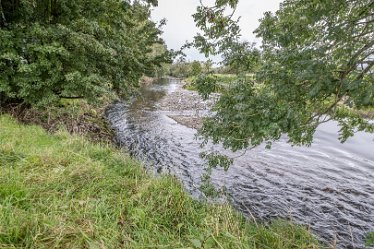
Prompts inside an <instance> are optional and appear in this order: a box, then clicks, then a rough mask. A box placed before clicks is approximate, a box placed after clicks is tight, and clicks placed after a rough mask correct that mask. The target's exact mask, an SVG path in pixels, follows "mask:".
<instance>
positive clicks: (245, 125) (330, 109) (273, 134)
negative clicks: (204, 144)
mask: <svg viewBox="0 0 374 249" xmlns="http://www.w3.org/2000/svg"><path fill="white" fill-rule="evenodd" d="M236 7H237V1H235V0H217V1H216V2H215V6H213V7H208V6H200V7H199V8H198V11H197V13H196V14H195V15H194V18H195V22H196V24H197V26H199V28H200V29H201V30H202V32H203V33H202V34H198V35H197V36H196V37H195V41H194V45H195V46H196V47H197V48H199V49H200V51H201V52H204V53H206V54H222V53H226V54H228V55H230V56H229V57H226V58H228V60H227V62H226V63H230V62H232V61H235V60H238V59H239V57H240V56H247V55H249V53H246V52H245V51H251V50H243V51H244V52H239V53H238V52H237V51H239V50H238V48H239V49H241V48H242V47H243V43H242V42H241V41H240V29H239V26H238V24H237V20H234V19H233V18H232V17H233V15H226V13H227V9H232V10H234V9H235V8H236ZM373 10H374V2H373V1H371V0H355V1H350V0H331V1H325V0H314V1H310V0H286V1H284V2H283V4H281V8H280V10H279V11H277V12H276V13H275V14H272V13H270V12H268V13H265V15H264V17H263V18H262V20H261V24H260V26H259V27H258V29H257V30H256V34H257V36H258V37H260V38H262V46H261V51H259V52H258V57H256V56H255V57H253V58H254V59H256V58H258V59H259V61H258V63H257V64H254V65H256V67H257V68H256V69H255V76H256V80H254V81H250V80H248V79H245V78H243V77H238V79H237V80H236V81H235V82H233V83H232V85H231V87H230V88H229V90H227V91H226V92H224V93H223V94H222V95H221V97H220V99H219V101H218V102H217V103H216V105H215V107H214V108H213V113H214V115H213V116H211V117H208V118H206V119H205V122H204V125H203V127H202V129H201V130H200V132H199V134H200V135H201V136H202V137H203V138H205V139H208V138H211V139H212V140H213V142H215V143H222V144H223V145H224V146H225V147H226V148H231V149H233V150H239V149H243V148H247V147H249V146H257V145H259V144H262V143H264V142H265V143H267V145H268V147H270V146H271V143H272V142H273V141H275V140H278V139H279V138H280V137H281V135H282V134H287V135H288V139H289V142H290V143H291V144H294V145H309V144H310V143H311V142H312V140H313V134H314V133H315V131H316V128H317V127H318V125H320V124H321V123H324V122H327V121H329V120H336V121H337V122H338V123H339V125H340V127H341V129H340V132H339V135H340V140H341V141H342V142H344V141H345V140H346V139H347V138H348V137H350V136H353V135H354V133H355V132H357V131H366V132H374V125H373V124H372V123H370V122H369V121H368V120H366V119H364V118H362V117H361V116H359V115H357V114H355V112H353V111H351V109H349V108H347V106H348V105H347V103H349V106H351V107H352V108H355V109H360V108H364V107H368V106H374V77H373V66H374V54H373V53H374V11H373ZM228 51H231V52H230V53H228ZM248 58H250V57H248ZM249 64H251V63H249ZM201 79H202V80H200V82H197V83H198V84H199V83H200V84H202V86H204V78H203V77H202V78H201ZM200 89H202V90H201V91H202V93H203V94H204V95H206V94H207V93H209V92H210V91H211V89H214V87H211V83H210V84H209V88H207V89H204V87H200Z"/></svg>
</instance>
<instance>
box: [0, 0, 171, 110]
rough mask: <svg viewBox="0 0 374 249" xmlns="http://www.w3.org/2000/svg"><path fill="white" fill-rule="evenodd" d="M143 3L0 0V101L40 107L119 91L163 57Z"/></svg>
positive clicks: (156, 29) (156, 30) (146, 4)
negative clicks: (155, 50) (157, 52)
mask: <svg viewBox="0 0 374 249" xmlns="http://www.w3.org/2000/svg"><path fill="white" fill-rule="evenodd" d="M150 4H157V1H130V0H75V1H64V0H40V1H28V0H1V1H0V100H2V101H19V102H23V103H27V104H33V105H38V106H43V105H44V106H45V105H48V104H51V103H54V102H56V101H57V100H59V99H60V98H62V97H64V98H76V97H84V98H86V99H88V100H95V99H97V98H98V97H99V96H102V95H103V94H109V95H124V94H127V93H128V92H130V91H131V89H132V87H133V86H136V85H137V84H138V80H139V78H140V77H141V76H142V74H143V73H145V72H147V71H149V70H151V69H152V68H154V66H155V65H160V64H161V63H162V62H165V61H168V60H169V58H168V53H167V51H166V50H165V52H164V53H162V54H160V55H158V56H149V54H150V53H151V52H152V48H153V46H154V44H157V43H159V44H162V43H163V41H162V40H161V39H160V37H159V35H160V34H161V31H160V27H159V26H158V25H157V24H156V23H154V22H152V21H151V20H150V7H151V5H150Z"/></svg>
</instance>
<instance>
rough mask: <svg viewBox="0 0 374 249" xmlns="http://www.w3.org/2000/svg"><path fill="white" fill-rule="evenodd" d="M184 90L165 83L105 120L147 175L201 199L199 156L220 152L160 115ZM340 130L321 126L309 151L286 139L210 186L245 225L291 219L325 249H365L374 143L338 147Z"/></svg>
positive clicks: (361, 140)
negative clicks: (167, 177)
mask: <svg viewBox="0 0 374 249" xmlns="http://www.w3.org/2000/svg"><path fill="white" fill-rule="evenodd" d="M179 84H180V82H179V81H178V80H175V79H165V80H163V81H160V82H159V83H158V84H155V85H152V86H150V87H146V88H143V89H141V94H140V95H139V97H138V98H136V99H134V100H133V101H131V102H130V103H128V104H124V103H115V104H113V105H112V107H111V108H109V109H108V111H107V118H108V120H109V121H110V123H111V125H112V127H113V129H114V130H115V132H116V135H117V140H118V142H119V143H120V144H121V145H122V146H123V147H125V148H127V149H128V151H129V152H130V153H131V154H132V155H133V156H135V157H137V158H139V159H141V160H143V161H144V162H145V165H146V167H147V168H148V170H150V171H153V172H155V173H170V174H173V175H176V176H177V177H178V178H179V179H180V180H181V181H182V183H183V185H184V187H185V189H186V190H187V191H188V192H190V193H191V194H192V195H193V196H195V197H199V196H200V195H201V193H200V191H199V190H198V187H199V184H200V177H201V174H202V172H203V168H204V161H203V160H202V159H201V158H200V157H199V153H200V152H202V151H206V150H213V149H216V150H221V148H220V146H213V145H208V146H207V148H205V149H201V148H200V146H199V144H200V143H199V141H196V140H195V139H194V138H195V136H194V135H195V133H196V130H194V129H190V128H187V127H185V126H183V125H180V124H178V123H176V122H175V121H174V120H172V119H170V118H168V117H167V115H168V114H170V112H168V111H162V110H159V108H157V104H158V103H159V102H160V100H161V99H162V98H163V97H164V96H165V95H166V94H168V93H171V92H173V91H176V90H177V89H178V85H179ZM173 113H174V114H175V112H173ZM185 113H186V112H185ZM185 113H184V114H185ZM182 114H183V113H182ZM337 130H338V127H337V126H336V124H335V123H333V122H330V123H326V124H324V125H322V126H321V127H319V129H318V130H317V132H316V134H315V139H314V142H313V144H312V146H311V147H291V146H290V145H289V144H287V143H286V139H281V141H279V142H277V143H275V144H274V145H273V147H272V149H271V150H266V149H265V148H264V147H258V148H255V149H253V150H249V151H247V152H246V153H245V154H244V156H241V157H239V158H237V159H235V161H234V165H233V166H231V168H230V169H229V170H228V171H227V172H224V171H223V170H220V169H217V170H216V171H214V172H213V175H212V181H213V184H214V185H215V186H216V187H217V188H223V187H224V188H225V190H226V193H227V195H228V197H229V199H230V201H231V203H232V205H233V206H234V207H235V208H236V209H238V210H239V211H241V212H242V213H244V215H246V216H247V217H248V218H253V217H256V219H261V220H268V219H270V218H276V217H282V218H290V219H291V220H293V221H294V222H297V223H300V224H305V225H307V226H310V228H311V229H312V231H314V232H315V234H317V236H318V237H319V238H320V239H321V240H322V241H324V242H325V243H327V244H331V243H333V240H335V239H336V241H337V248H364V246H363V243H364V242H363V241H364V235H365V234H366V233H367V232H369V231H374V135H373V134H366V133H358V134H356V136H355V137H354V138H352V139H349V140H348V141H347V142H346V143H345V144H341V143H340V142H339V141H338V140H337ZM226 154H231V153H229V152H226ZM239 154H240V152H239ZM233 155H235V154H233Z"/></svg>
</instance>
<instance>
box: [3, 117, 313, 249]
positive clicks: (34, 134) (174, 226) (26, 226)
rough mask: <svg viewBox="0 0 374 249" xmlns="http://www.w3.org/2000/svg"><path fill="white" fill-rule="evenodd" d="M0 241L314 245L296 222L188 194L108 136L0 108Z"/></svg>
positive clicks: (26, 244)
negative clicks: (101, 139)
mask: <svg viewBox="0 0 374 249" xmlns="http://www.w3.org/2000/svg"><path fill="white" fill-rule="evenodd" d="M0 248H225V249H226V248H264V249H265V248H285V249H290V248H318V244H317V242H316V241H315V239H314V238H313V236H312V235H311V234H310V233H309V232H308V231H307V230H306V229H304V228H303V227H300V226H296V225H292V224H289V223H287V222H285V221H279V220H277V221H274V222H273V223H272V224H271V225H270V226H266V227H265V226H264V225H256V224H254V223H249V222H247V221H246V220H245V219H243V217H241V216H240V215H238V214H236V213H235V212H234V211H233V210H232V209H231V208H230V207H228V206H227V205H213V204H206V203H203V202H198V201H195V200H192V199H191V198H190V197H189V196H188V194H186V193H185V192H184V191H183V189H182V187H181V185H180V184H179V183H178V181H177V180H176V179H174V178H172V177H169V176H162V177H157V178H156V177H151V176H149V175H147V174H146V173H145V171H144V170H143V168H142V167H141V165H140V164H139V163H138V162H136V161H134V160H132V159H131V158H129V157H128V156H127V155H125V154H124V153H123V152H121V151H118V150H116V149H113V148H112V147H110V146H107V145H99V144H92V143H90V142H88V141H87V140H86V139H84V138H82V137H78V136H71V135H69V134H68V133H67V132H64V131H58V132H57V133H56V134H54V135H48V134H47V133H46V132H45V131H44V130H43V129H42V128H40V127H38V126H26V125H21V124H19V123H17V122H16V121H14V119H12V118H10V116H8V115H2V116H0Z"/></svg>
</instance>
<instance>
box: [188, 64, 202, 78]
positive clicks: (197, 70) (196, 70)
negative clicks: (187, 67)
mask: <svg viewBox="0 0 374 249" xmlns="http://www.w3.org/2000/svg"><path fill="white" fill-rule="evenodd" d="M202 71H203V68H202V67H201V64H200V62H198V61H193V62H192V63H191V75H193V76H196V75H199V74H201V72H202Z"/></svg>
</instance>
